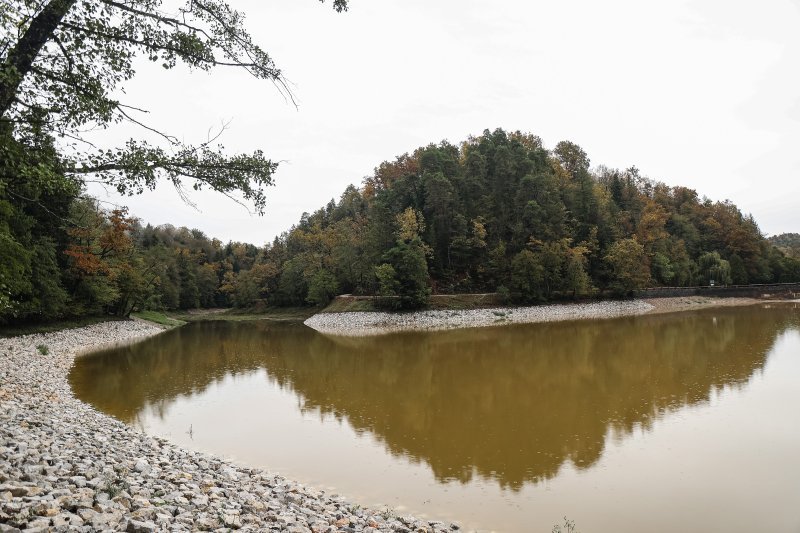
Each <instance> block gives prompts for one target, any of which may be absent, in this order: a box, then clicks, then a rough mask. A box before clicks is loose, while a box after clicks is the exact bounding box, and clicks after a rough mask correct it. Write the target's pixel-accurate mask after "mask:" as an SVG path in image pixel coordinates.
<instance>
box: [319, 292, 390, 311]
mask: <svg viewBox="0 0 800 533" xmlns="http://www.w3.org/2000/svg"><path fill="white" fill-rule="evenodd" d="M373 302H374V300H373V298H372V296H339V297H337V298H334V299H333V301H332V302H331V303H330V304H328V306H327V307H326V308H325V309H323V310H322V311H321V312H322V313H351V312H358V311H379V309H376V308H375V304H374V303H373Z"/></svg>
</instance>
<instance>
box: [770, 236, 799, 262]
mask: <svg viewBox="0 0 800 533" xmlns="http://www.w3.org/2000/svg"><path fill="white" fill-rule="evenodd" d="M769 242H771V243H772V244H773V245H775V246H776V247H778V249H779V250H781V251H782V252H783V253H785V254H786V255H789V256H792V257H797V258H800V233H782V234H780V235H773V236H772V237H770V238H769Z"/></svg>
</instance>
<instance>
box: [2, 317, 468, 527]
mask: <svg viewBox="0 0 800 533" xmlns="http://www.w3.org/2000/svg"><path fill="white" fill-rule="evenodd" d="M160 331H162V329H161V328H159V327H157V326H156V325H154V324H150V323H145V322H140V321H119V322H106V323H103V324H95V325H92V326H88V327H83V328H78V329H70V330H63V331H59V332H54V333H46V334H39V335H26V336H22V337H14V338H8V339H0V532H6V531H18V530H24V531H76V532H90V531H98V530H103V531H105V530H111V531H130V532H136V533H139V532H146V533H150V532H158V531H197V530H218V529H223V530H232V529H237V530H241V531H270V530H272V531H277V530H284V531H292V532H295V533H301V532H302V533H308V532H315V533H334V532H337V531H354V532H358V533H366V532H368V531H369V532H372V531H380V532H389V531H398V532H399V531H408V526H407V525H405V524H408V523H409V520H410V521H411V523H412V524H414V528H415V530H418V531H422V530H425V531H432V532H434V533H444V532H446V531H451V530H452V529H455V527H457V526H454V525H452V524H447V523H444V522H427V521H425V520H416V519H413V518H410V517H409V518H408V519H406V518H404V519H403V520H404V521H405V524H404V523H402V522H400V521H398V520H394V519H384V518H381V516H382V513H381V511H379V510H374V511H369V510H365V509H363V508H359V507H358V506H354V505H351V504H349V503H348V502H346V501H345V500H344V499H343V498H340V497H338V496H336V495H333V494H331V495H328V494H326V493H324V492H323V491H318V490H314V489H313V488H310V487H305V486H303V485H301V484H299V483H296V482H294V481H291V480H288V479H285V478H283V477H281V476H279V475H277V474H273V473H270V472H267V471H264V470H259V469H252V468H246V467H243V466H238V465H235V464H233V463H229V462H227V461H225V460H222V459H220V458H217V457H214V456H211V455H209V454H205V453H200V452H195V451H191V450H187V449H184V448H181V447H178V446H176V445H174V444H171V443H170V442H168V441H166V440H164V439H160V438H155V437H152V436H149V435H146V434H145V433H143V432H141V430H139V429H137V428H134V427H131V426H127V425H125V424H123V423H122V422H119V421H117V420H115V419H113V418H111V417H109V416H107V415H105V414H103V413H100V412H98V411H97V410H95V409H94V408H93V407H91V406H89V405H87V404H85V403H83V402H81V401H80V400H78V399H77V398H75V397H74V396H73V394H72V391H71V389H70V387H69V384H68V382H67V379H66V377H67V374H68V372H69V369H70V367H71V366H72V361H73V359H74V358H75V356H76V355H78V354H80V353H84V352H86V351H89V350H93V349H97V348H99V347H106V346H108V345H109V344H113V343H120V342H129V341H131V340H133V339H137V338H144V337H148V336H152V335H155V334H157V333H159V332H160ZM42 344H43V345H46V346H47V347H48V354H47V355H42V354H41V353H40V352H39V350H38V349H37V346H39V345H42ZM376 482H377V481H376ZM350 509H358V511H356V512H351V511H350Z"/></svg>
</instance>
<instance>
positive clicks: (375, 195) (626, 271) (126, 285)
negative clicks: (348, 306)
mask: <svg viewBox="0 0 800 533" xmlns="http://www.w3.org/2000/svg"><path fill="white" fill-rule="evenodd" d="M40 150H41V151H40V152H31V151H27V152H26V155H27V156H28V157H36V156H38V157H47V156H48V147H47V146H42V147H40ZM0 170H2V169H0ZM53 183H55V184H56V185H57V186H54V185H53ZM791 237H792V234H787V235H785V236H781V237H778V238H774V239H773V241H772V242H770V241H769V240H767V239H766V238H764V236H763V235H762V234H761V232H760V231H759V228H758V225H757V224H756V222H755V221H754V220H753V218H752V217H751V216H748V215H743V214H742V213H741V212H740V211H739V209H738V208H737V207H736V206H735V205H733V204H731V203H730V202H727V201H726V202H713V201H711V200H708V199H705V198H699V197H698V195H697V193H696V192H695V191H693V190H691V189H689V188H685V187H669V186H667V185H665V184H663V183H659V182H654V181H651V180H649V179H646V178H644V177H642V176H641V175H640V174H639V172H638V171H637V169H636V168H630V169H627V170H624V171H620V170H615V169H609V168H605V167H602V166H601V167H597V168H595V169H590V162H589V158H588V157H587V155H586V153H585V152H584V151H583V150H582V149H581V148H580V147H578V146H577V145H575V144H573V143H571V142H561V143H559V144H558V145H556V147H555V148H554V149H552V150H547V149H545V148H544V146H543V145H542V142H541V140H540V139H539V138H538V137H535V136H533V135H529V134H522V133H519V132H514V133H507V132H505V131H503V130H499V129H498V130H496V131H493V132H490V131H488V130H487V131H485V132H484V133H483V134H482V135H480V136H478V137H473V138H469V139H468V140H466V141H465V142H463V143H461V144H460V145H459V146H456V145H453V144H450V143H448V142H442V143H440V144H438V145H433V144H432V145H429V146H426V147H422V148H419V149H417V150H416V151H414V152H413V153H412V154H404V155H402V156H399V157H397V158H396V159H395V160H394V161H387V162H384V163H382V164H380V165H379V166H378V167H377V168H376V169H375V172H374V173H373V175H371V176H368V177H367V178H365V179H364V181H363V184H362V186H361V188H356V187H354V186H350V187H348V188H347V189H346V190H345V191H344V193H343V194H342V195H341V197H340V198H339V200H338V202H337V201H333V200H331V202H330V203H328V205H326V206H325V207H323V208H321V209H319V210H317V211H316V212H314V213H312V214H303V216H302V217H301V219H300V221H299V222H298V224H297V225H295V226H293V227H292V228H291V229H290V230H288V231H287V232H285V233H283V234H281V235H280V236H279V237H277V238H275V239H274V241H273V242H272V243H271V244H268V245H266V246H264V247H256V246H254V245H252V244H244V243H227V244H223V243H222V242H220V241H219V240H216V239H211V238H209V237H207V236H206V235H204V234H203V233H202V232H200V231H198V230H189V229H186V228H174V227H172V226H159V227H152V226H150V225H142V224H141V223H140V222H139V221H138V220H136V219H135V218H133V217H131V216H129V215H128V213H127V212H126V210H125V209H124V208H118V207H117V208H114V209H105V208H104V207H103V206H102V205H101V204H100V203H99V202H98V201H97V200H94V199H92V198H88V197H86V196H85V195H83V194H82V192H81V188H80V186H79V184H78V183H77V182H72V181H70V180H68V179H64V178H62V179H59V180H57V181H55V182H48V181H46V180H37V179H30V178H29V177H20V178H16V179H15V178H14V177H13V176H11V175H10V174H9V173H4V174H3V179H2V180H0V247H1V248H2V250H3V254H2V261H0V289H2V290H0V321H2V322H6V323H8V322H19V321H32V320H34V321H38V320H51V319H56V318H60V317H80V316H85V315H96V314H106V313H111V314H116V315H122V316H124V315H127V314H129V313H130V312H131V311H132V310H137V309H161V310H170V309H188V308H195V307H228V306H236V307H252V306H256V305H258V306H262V307H263V306H265V305H266V306H300V305H322V304H325V303H326V302H328V301H329V300H330V299H331V298H332V297H333V296H335V295H336V294H340V293H352V294H366V295H375V296H376V301H377V302H378V303H379V304H381V305H384V306H386V307H393V308H397V307H401V308H414V307H420V306H424V305H425V302H426V300H427V298H428V296H429V294H431V293H463V292H498V293H500V295H501V296H502V297H504V298H506V299H507V300H509V301H514V302H519V303H532V302H540V301H547V300H552V299H564V298H581V297H587V296H596V295H598V294H613V295H626V294H629V293H630V292H631V291H632V290H634V289H636V288H640V287H645V286H691V285H708V284H709V283H710V282H711V280H714V281H715V283H717V284H731V283H733V284H744V283H766V282H789V281H800V258H798V257H797V255H796V254H794V255H792V250H793V249H794V250H796V248H792V246H796V241H797V239H792V238H791ZM784 241H785V242H784ZM792 243H794V244H792Z"/></svg>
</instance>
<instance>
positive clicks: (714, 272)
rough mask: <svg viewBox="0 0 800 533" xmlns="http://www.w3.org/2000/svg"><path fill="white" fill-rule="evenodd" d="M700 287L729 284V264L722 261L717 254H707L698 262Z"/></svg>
mask: <svg viewBox="0 0 800 533" xmlns="http://www.w3.org/2000/svg"><path fill="white" fill-rule="evenodd" d="M698 265H699V267H700V277H699V278H698V283H699V284H701V285H710V284H715V285H728V284H730V283H731V281H732V279H731V264H730V262H728V261H726V260H725V259H722V258H721V257H720V255H719V253H718V252H707V253H705V254H703V255H701V256H700V259H699V260H698Z"/></svg>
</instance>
